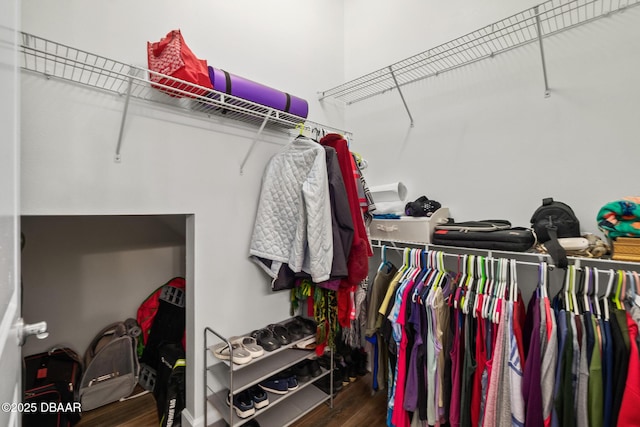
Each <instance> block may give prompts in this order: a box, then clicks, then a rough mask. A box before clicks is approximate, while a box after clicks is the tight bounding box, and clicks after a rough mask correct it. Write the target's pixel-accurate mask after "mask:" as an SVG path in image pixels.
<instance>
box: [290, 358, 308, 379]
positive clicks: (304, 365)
mask: <svg viewBox="0 0 640 427" xmlns="http://www.w3.org/2000/svg"><path fill="white" fill-rule="evenodd" d="M310 362H311V361H310V360H308V359H305V360H303V361H302V362H300V363H298V364H296V365H294V366H293V373H294V374H295V376H296V378H297V379H298V381H302V382H306V381H309V380H310V379H311V370H310V369H309V365H310Z"/></svg>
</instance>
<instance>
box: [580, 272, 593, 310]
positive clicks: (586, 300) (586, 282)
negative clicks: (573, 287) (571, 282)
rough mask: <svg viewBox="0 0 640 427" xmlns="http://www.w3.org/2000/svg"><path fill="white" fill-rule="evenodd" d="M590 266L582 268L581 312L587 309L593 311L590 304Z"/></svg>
mask: <svg viewBox="0 0 640 427" xmlns="http://www.w3.org/2000/svg"><path fill="white" fill-rule="evenodd" d="M590 295H591V268H589V267H585V268H584V285H583V286H582V301H583V304H584V307H583V308H584V310H583V312H586V311H589V312H591V313H593V312H594V311H593V305H592V304H591V299H590V298H589V296H590Z"/></svg>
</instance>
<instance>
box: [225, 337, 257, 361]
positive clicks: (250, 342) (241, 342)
mask: <svg viewBox="0 0 640 427" xmlns="http://www.w3.org/2000/svg"><path fill="white" fill-rule="evenodd" d="M229 341H230V342H231V344H233V345H236V346H238V347H241V348H243V349H245V350H246V351H248V352H249V354H250V355H251V357H252V358H253V359H255V358H258V357H260V356H262V355H263V354H264V348H262V346H261V345H260V344H258V341H257V340H256V339H255V338H254V337H231V338H229Z"/></svg>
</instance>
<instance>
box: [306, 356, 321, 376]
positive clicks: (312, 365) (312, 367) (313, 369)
mask: <svg viewBox="0 0 640 427" xmlns="http://www.w3.org/2000/svg"><path fill="white" fill-rule="evenodd" d="M308 367H309V373H310V374H311V376H312V377H313V378H316V377H318V376H320V374H322V369H321V368H320V364H319V363H318V360H317V359H311V360H309V363H308Z"/></svg>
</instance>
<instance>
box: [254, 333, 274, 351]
mask: <svg viewBox="0 0 640 427" xmlns="http://www.w3.org/2000/svg"><path fill="white" fill-rule="evenodd" d="M251 337H252V338H255V340H256V342H257V343H258V345H260V346H261V347H262V348H263V349H265V350H266V351H273V350H276V349H278V348H280V341H278V339H277V338H276V337H274V336H273V333H272V332H271V331H270V330H269V329H267V328H264V329H257V330H255V331H253V332H251Z"/></svg>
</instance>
